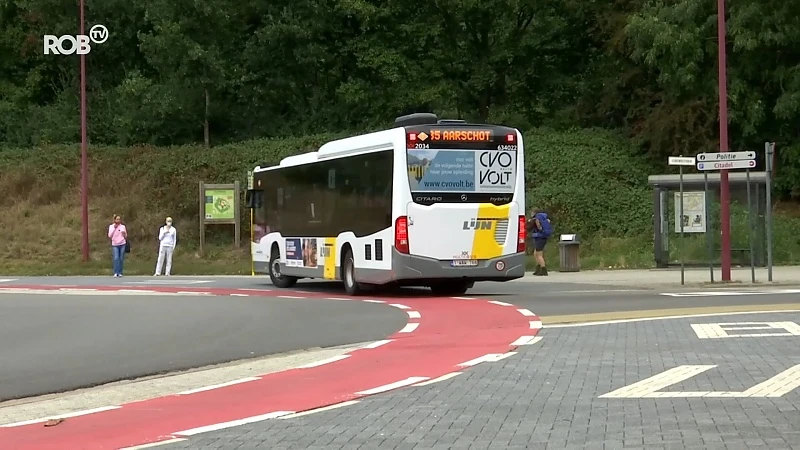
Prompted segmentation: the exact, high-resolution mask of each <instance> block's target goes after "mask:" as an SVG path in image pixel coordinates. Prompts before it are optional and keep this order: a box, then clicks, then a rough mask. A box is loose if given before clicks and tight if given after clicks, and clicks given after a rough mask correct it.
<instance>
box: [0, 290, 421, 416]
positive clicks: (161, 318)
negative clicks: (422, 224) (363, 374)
mask: <svg viewBox="0 0 800 450" xmlns="http://www.w3.org/2000/svg"><path fill="white" fill-rule="evenodd" d="M45 280H52V278H50V279H41V280H40V281H39V282H40V283H42V284H44V282H45ZM26 281H30V280H26ZM95 282H97V280H95ZM50 284H53V283H50ZM4 285H6V286H8V284H4ZM406 319H407V318H406V315H405V314H404V313H403V312H402V311H400V310H398V309H396V308H392V307H390V306H386V305H380V304H371V303H363V302H345V301H334V300H322V299H280V298H265V297H202V296H169V297H167V296H141V295H135V296H132V295H114V294H109V295H86V296H82V295H52V294H50V295H48V294H12V293H2V292H0V401H5V400H10V399H15V398H22V397H29V396H35V395H41V394H47V393H56V392H64V391H69V390H74V389H78V388H83V387H90V386H94V385H98V384H104V383H109V382H113V381H119V380H126V379H131V378H137V377H142V376H147V375H155V374H160V373H166V372H174V371H178V370H184V369H190V368H196V367H202V366H206V365H211V364H219V363H225V362H230V361H234V360H241V359H246V358H254V357H260V356H266V355H271V354H275V353H281V352H287V351H292V350H299V349H307V348H312V347H333V346H338V345H345V344H352V343H358V342H365V341H372V340H380V339H383V338H384V337H386V336H387V335H390V334H392V333H394V332H395V331H397V330H399V329H400V328H402V327H403V326H404V325H405V323H406Z"/></svg>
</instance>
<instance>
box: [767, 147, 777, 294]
mask: <svg viewBox="0 0 800 450" xmlns="http://www.w3.org/2000/svg"><path fill="white" fill-rule="evenodd" d="M774 145H775V144H774V143H772V142H767V143H765V144H764V150H766V151H765V152H764V161H765V162H766V169H767V170H766V175H767V217H766V219H767V280H769V282H770V283H771V282H772V155H773V152H774V151H775V148H774V147H773V146H774Z"/></svg>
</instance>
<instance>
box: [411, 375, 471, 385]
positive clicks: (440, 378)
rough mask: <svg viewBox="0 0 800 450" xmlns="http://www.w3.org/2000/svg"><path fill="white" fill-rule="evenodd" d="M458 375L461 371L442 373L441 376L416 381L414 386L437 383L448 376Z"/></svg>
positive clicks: (448, 377)
mask: <svg viewBox="0 0 800 450" xmlns="http://www.w3.org/2000/svg"><path fill="white" fill-rule="evenodd" d="M458 375H461V372H450V373H448V374H445V375H442V376H440V377H438V378H434V379H432V380H428V381H423V382H422V383H417V384H415V385H414V386H427V385H429V384H433V383H438V382H440V381H444V380H449V379H450V378H453V377H455V376H458Z"/></svg>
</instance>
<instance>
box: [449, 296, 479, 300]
mask: <svg viewBox="0 0 800 450" xmlns="http://www.w3.org/2000/svg"><path fill="white" fill-rule="evenodd" d="M450 298H454V299H456V300H475V297H450Z"/></svg>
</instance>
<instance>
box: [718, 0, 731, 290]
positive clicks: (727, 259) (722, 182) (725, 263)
mask: <svg viewBox="0 0 800 450" xmlns="http://www.w3.org/2000/svg"><path fill="white" fill-rule="evenodd" d="M717 43H718V46H717V48H718V57H719V61H718V64H719V151H720V152H723V153H724V152H727V151H728V88H727V86H728V80H727V75H726V71H725V67H726V64H727V62H726V53H725V0H717ZM719 202H720V207H721V209H720V222H719V224H720V231H721V232H722V255H721V258H720V259H721V266H722V281H731V208H730V206H731V205H730V191H729V187H728V171H727V170H721V171H720V172H719Z"/></svg>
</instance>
